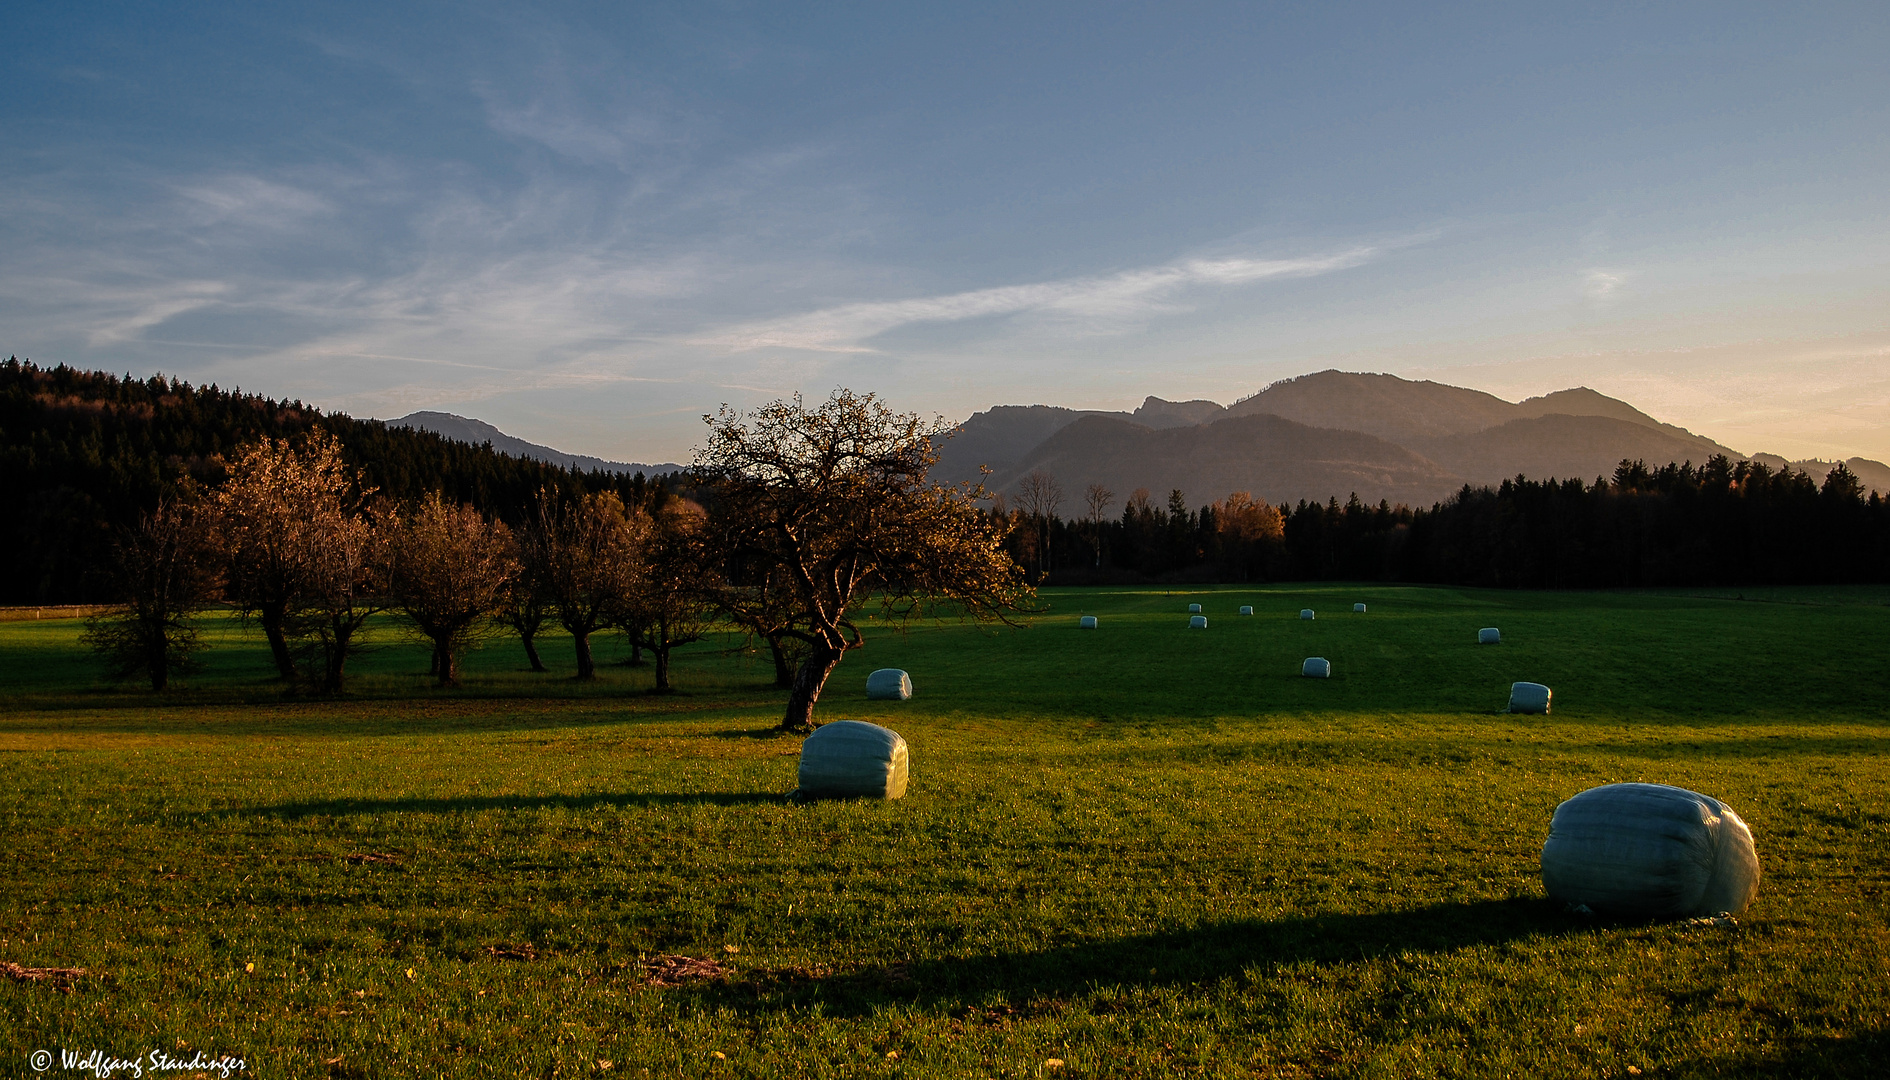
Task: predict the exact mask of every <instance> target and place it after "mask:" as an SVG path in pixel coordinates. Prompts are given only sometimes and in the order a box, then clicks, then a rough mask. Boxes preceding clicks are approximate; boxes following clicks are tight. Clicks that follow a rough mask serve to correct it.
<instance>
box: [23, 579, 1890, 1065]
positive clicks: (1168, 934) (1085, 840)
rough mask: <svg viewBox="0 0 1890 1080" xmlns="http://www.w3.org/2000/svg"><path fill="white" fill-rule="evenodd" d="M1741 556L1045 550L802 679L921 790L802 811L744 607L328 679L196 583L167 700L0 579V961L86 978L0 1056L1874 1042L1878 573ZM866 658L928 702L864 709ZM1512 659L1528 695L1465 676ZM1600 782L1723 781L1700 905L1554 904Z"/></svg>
mask: <svg viewBox="0 0 1890 1080" xmlns="http://www.w3.org/2000/svg"><path fill="white" fill-rule="evenodd" d="M1740 596H1741V594H1740V593H1739V592H1738V591H1737V590H1726V591H1724V592H1723V593H1722V592H1716V593H1715V594H1714V595H1712V596H1689V595H1684V594H1680V593H1664V594H1650V593H1603V594H1551V593H1507V592H1480V591H1468V590H1452V589H1418V588H1394V587H1384V586H1321V587H1311V588H1286V587H1279V588H1252V589H1234V588H1220V589H1206V590H1171V591H1160V590H1139V591H1126V590H1103V589H1098V590H1049V591H1047V592H1046V593H1045V595H1044V600H1045V602H1046V603H1047V605H1048V610H1047V611H1046V612H1045V613H1044V614H1043V615H1041V616H1039V617H1038V618H1037V619H1036V620H1035V624H1034V625H1033V626H1032V627H1031V628H1030V629H1027V630H1020V631H1002V632H998V633H995V634H985V633H980V632H979V631H977V630H975V629H972V628H969V627H963V626H957V625H949V624H948V625H942V626H934V625H927V626H924V627H921V628H918V629H915V630H913V631H912V632H911V633H910V634H907V635H903V636H901V635H898V634H894V633H891V632H882V633H877V634H874V635H873V636H872V639H871V643H870V645H869V647H868V648H867V649H865V650H864V651H862V652H860V653H856V654H854V655H853V656H851V657H850V658H849V659H848V660H847V661H846V663H845V664H843V665H842V666H841V668H840V670H839V672H838V674H837V675H836V676H835V679H834V682H833V683H832V684H830V686H829V689H828V694H827V697H826V698H825V700H823V702H822V703H821V706H820V711H819V715H820V717H821V718H822V719H826V720H833V719H842V718H854V719H866V720H873V721H877V722H881V723H885V724H887V725H889V726H891V727H893V728H895V729H897V730H898V731H900V732H901V733H902V734H904V735H905V737H906V739H907V740H908V741H909V742H910V744H911V747H912V754H913V766H912V770H913V779H912V786H911V789H910V793H909V795H908V796H907V797H906V798H905V799H903V800H901V801H898V802H893V803H862V802H845V803H815V804H810V805H793V804H790V803H789V802H788V801H787V800H786V799H785V798H784V796H785V793H786V792H787V791H789V790H790V789H791V788H792V787H793V785H794V771H795V755H796V753H797V752H798V746H799V740H798V739H793V738H786V737H780V736H775V735H772V734H770V733H769V731H768V728H769V727H770V726H771V725H772V724H773V723H774V722H775V721H776V720H777V719H778V716H779V713H780V708H781V703H782V700H783V699H782V695H781V694H780V693H779V692H777V691H775V690H773V689H771V688H770V687H769V686H768V685H767V682H768V680H769V678H770V677H771V675H772V668H771V666H770V665H769V664H768V663H767V662H766V660H765V658H758V657H755V656H752V655H745V654H741V653H739V652H736V651H732V650H731V648H730V647H731V646H732V645H733V644H735V643H734V642H733V641H732V640H728V641H715V642H709V643H705V644H703V645H699V646H694V647H691V648H690V649H687V650H685V651H684V652H683V653H682V654H680V655H679V660H678V668H677V671H676V678H677V683H678V686H679V687H680V688H681V689H682V690H683V691H684V692H683V693H681V694H677V695H674V696H669V697H651V696H648V695H646V694H644V693H642V692H641V691H642V689H643V688H644V687H646V686H647V685H648V683H649V675H648V673H647V669H634V668H626V667H620V666H614V665H607V666H605V667H604V668H603V671H602V673H603V678H602V679H601V680H600V681H599V682H598V683H597V684H595V685H588V686H587V685H578V684H575V683H574V682H572V681H571V680H570V678H569V677H568V674H569V671H570V670H571V668H572V666H573V665H572V663H571V661H570V659H569V655H568V653H569V648H568V644H569V643H568V642H567V641H556V640H554V641H552V642H550V643H548V645H547V656H548V658H549V659H550V660H552V661H553V662H562V664H563V668H564V670H563V672H562V673H561V672H558V671H554V672H553V673H552V674H550V675H532V674H530V673H529V672H526V671H524V670H523V663H522V657H521V655H520V653H519V650H518V648H517V645H516V642H512V641H507V640H503V639H501V640H496V641H494V642H493V643H492V644H491V645H489V646H488V647H487V648H486V649H485V650H484V651H482V652H479V653H477V654H475V655H474V656H473V657H472V659H471V661H470V663H469V665H468V672H469V678H468V683H467V686H466V687H465V688H464V689H463V690H460V691H456V692H441V691H435V690H432V689H430V688H428V686H427V683H426V679H425V676H424V667H425V662H426V653H425V651H424V650H423V649H421V648H420V647H418V646H416V645H413V644H411V643H407V642H404V641H403V640H402V639H401V638H400V637H399V636H398V635H397V634H394V633H392V632H389V633H388V634H386V635H385V636H384V637H383V640H384V641H385V642H387V645H386V646H385V647H384V648H383V649H381V650H380V651H378V652H376V653H374V654H372V655H370V656H368V657H366V658H364V660H363V662H362V663H361V665H360V666H359V669H358V675H357V678H356V680H355V683H354V687H353V691H352V693H351V694H350V696H349V697H348V698H346V699H344V700H335V701H322V700H303V699H297V698H294V697H290V696H285V695H284V694H283V693H282V692H281V690H280V689H279V688H278V687H276V686H275V685H274V684H273V683H271V682H269V681H268V680H267V678H266V674H267V672H266V670H265V669H266V666H267V665H266V660H267V658H266V654H265V652H264V650H263V649H262V647H261V645H260V642H259V641H258V640H256V639H255V638H253V637H249V636H245V635H244V634H243V633H242V631H241V628H240V627H238V626H236V625H234V624H232V623H228V622H216V623H214V624H213V625H212V627H211V631H212V637H213V639H214V643H215V648H213V649H212V650H211V651H210V652H209V653H208V654H207V656H206V659H207V660H208V661H209V663H208V666H207V668H206V670H205V671H204V672H203V673H202V674H201V675H199V676H197V677H195V678H193V679H191V680H189V681H188V683H187V684H186V686H185V687H184V688H183V689H182V690H180V691H179V692H176V693H174V694H172V695H169V696H167V697H165V698H163V699H155V698H152V697H150V696H149V695H146V694H143V693H139V692H137V691H135V689H128V688H124V687H114V686H109V685H105V684H102V683H101V682H99V681H98V677H97V675H96V673H95V668H94V666H93V665H92V663H91V661H90V658H89V657H88V656H87V655H86V654H85V653H83V652H82V651H80V650H79V649H78V647H77V646H76V638H77V634H78V630H79V624H78V623H76V622H73V621H37V622H33V621H28V622H13V623H4V624H0V829H3V830H4V831H3V832H0V835H3V836H4V837H5V847H4V849H0V850H4V853H5V855H6V856H8V858H7V859H6V860H5V865H4V867H0V962H11V963H15V964H19V965H25V966H28V967H81V968H84V969H86V971H87V974H86V975H85V976H84V977H82V978H79V979H77V980H76V981H75V982H72V983H71V984H70V985H65V986H62V985H60V984H58V983H57V982H55V981H52V980H47V981H40V982H17V981H10V980H0V1053H3V1054H4V1057H0V1062H4V1064H0V1075H15V1074H18V1075H47V1076H76V1075H81V1073H79V1072H77V1071H74V1070H70V1069H63V1068H62V1067H61V1066H60V1063H59V1060H58V1059H57V1054H58V1050H59V1048H66V1049H71V1050H77V1051H81V1052H82V1053H85V1054H89V1053H90V1052H91V1051H92V1050H100V1051H103V1052H104V1053H105V1054H107V1055H116V1056H118V1057H121V1058H131V1057H137V1058H139V1059H140V1060H141V1061H144V1062H147V1063H148V1058H147V1057H146V1055H148V1054H149V1053H150V1052H151V1051H153V1050H158V1051H163V1052H166V1053H169V1054H171V1055H172V1056H173V1057H187V1056H189V1054H190V1053H194V1052H195V1051H198V1050H202V1051H205V1052H207V1053H209V1054H212V1055H215V1054H226V1053H227V1054H231V1055H234V1056H238V1057H241V1058H243V1059H244V1061H245V1062H246V1063H247V1067H248V1070H249V1072H248V1074H249V1075H255V1076H266V1077H319V1076H334V1077H392V1076H455V1077H458V1076H504V1077H521V1076H528V1077H539V1076H546V1077H552V1076H556V1077H578V1076H646V1075H647V1076H672V1075H686V1076H763V1075H767V1076H777V1075H790V1076H850V1077H865V1076H912V1077H921V1076H1059V1077H1076V1076H1103V1075H1141V1076H1148V1075H1167V1074H1171V1073H1174V1074H1202V1075H1211V1076H1244V1075H1252V1076H1362V1077H1405V1076H1515V1077H1536V1076H1580V1077H1591V1076H1629V1075H1641V1076H1781V1077H1782V1076H1792V1077H1804V1076H1826V1075H1829V1076H1864V1075H1880V1074H1881V1072H1882V1070H1883V1068H1884V1065H1883V1063H1884V1062H1886V1061H1890V905H1887V904H1886V884H1887V882H1890V859H1887V857H1890V792H1887V791H1886V781H1887V780H1890V762H1887V761H1886V757H1885V750H1886V749H1890V739H1887V736H1890V704H1887V703H1890V590H1883V589H1876V590H1836V589H1831V590H1770V591H1768V592H1766V593H1765V594H1763V595H1757V594H1753V595H1747V596H1745V598H1744V599H1741V598H1740ZM1354 601H1363V602H1366V603H1369V604H1370V606H1371V610H1370V612H1369V613H1368V614H1365V615H1355V614H1353V613H1352V612H1351V611H1350V608H1351V605H1352V603H1353V602H1354ZM1189 602H1199V603H1202V604H1203V605H1204V606H1205V608H1206V611H1207V614H1208V615H1209V619H1210V625H1209V628H1208V629H1207V630H1206V631H1190V630H1188V629H1186V623H1187V614H1186V605H1187V604H1188V603H1189ZM1246 603H1251V604H1253V605H1255V608H1256V611H1257V612H1258V614H1256V615H1255V616H1253V617H1251V618H1241V617H1238V616H1236V615H1235V614H1234V611H1235V608H1236V607H1237V606H1238V605H1240V604H1246ZM1301 607H1313V608H1316V609H1317V610H1318V611H1319V613H1320V614H1319V618H1318V619H1317V620H1316V621H1313V622H1302V621H1300V620H1299V619H1298V618H1297V617H1296V616H1297V612H1298V610H1299V609H1300V608H1301ZM1083 614H1093V615H1096V616H1098V617H1099V618H1100V620H1101V624H1102V625H1101V628H1100V629H1099V630H1097V631H1080V630H1077V629H1076V628H1075V624H1076V618H1077V616H1079V615H1083ZM1481 626H1499V627H1501V628H1502V630H1503V635H1504V643H1503V644H1502V645H1500V646H1493V647H1479V646H1477V645H1475V644H1474V642H1475V636H1476V630H1477V628H1478V627H1481ZM1314 655H1318V656H1325V657H1327V658H1329V659H1330V660H1331V661H1332V662H1333V667H1334V678H1332V679H1331V680H1327V681H1321V680H1311V679H1302V678H1299V677H1298V675H1297V673H1298V670H1299V664H1300V661H1301V659H1302V658H1304V657H1307V656H1314ZM606 659H608V657H607V658H606ZM882 666H897V667H903V668H905V669H907V670H908V671H910V672H911V673H912V676H913V680H914V682H915V684H916V687H917V696H916V697H915V698H914V700H912V701H910V702H905V703H884V702H868V701H866V700H864V693H863V687H864V683H865V676H866V674H867V672H868V671H870V670H872V669H873V668H875V667H882ZM1519 679H1520V680H1531V681H1539V682H1544V683H1548V684H1549V685H1550V686H1552V687H1554V689H1555V711H1554V714H1553V715H1552V716H1550V717H1546V718H1544V717H1515V716H1509V715H1505V714H1503V713H1501V712H1500V711H1499V710H1500V709H1501V708H1502V707H1503V705H1504V703H1505V701H1506V699H1507V693H1508V686H1509V684H1510V682H1512V681H1515V680H1519ZM1621 780H1647V781H1656V782H1661V783H1671V784H1678V785H1682V786H1685V787H1690V788H1694V789H1696V790H1700V791H1704V792H1706V793H1708V794H1711V795H1714V796H1717V797H1719V798H1722V799H1724V800H1726V801H1727V802H1729V803H1730V804H1731V805H1732V806H1733V807H1735V808H1736V809H1737V810H1738V811H1739V812H1740V813H1741V814H1742V815H1743V816H1744V817H1745V819H1746V820H1747V821H1748V822H1749V823H1750V824H1751V826H1752V830H1753V833H1754V835H1755V837H1756V838H1757V841H1758V845H1759V852H1760V858H1761V862H1762V864H1763V867H1764V873H1765V879H1764V881H1763V883H1762V885H1761V887H1760V893H1759V897H1758V900H1757V901H1756V903H1755V904H1754V906H1753V907H1752V909H1751V910H1750V911H1749V912H1748V913H1747V914H1746V915H1745V916H1744V917H1742V918H1741V919H1740V920H1739V921H1738V924H1737V925H1736V926H1731V927H1727V926H1705V925H1689V924H1653V925H1632V924H1617V923H1609V922H1605V921H1597V920H1594V919H1591V918H1586V917H1581V916H1576V915H1571V914H1568V913H1566V912H1564V911H1563V910H1561V908H1560V906H1559V905H1556V904H1554V903H1552V902H1550V901H1548V900H1547V899H1545V898H1544V896H1543V894H1542V889H1541V883H1540V878H1539V874H1538V870H1537V862H1536V859H1537V853H1538V851H1539V849H1540V847H1541V843H1542V840H1543V837H1544V836H1545V835H1546V832H1547V826H1548V820H1549V816H1550V814H1551V813H1552V812H1553V810H1554V808H1555V805H1556V804H1557V803H1558V802H1559V801H1561V800H1562V799H1565V798H1567V797H1569V796H1570V795H1573V794H1574V793H1576V792H1578V791H1580V790H1582V789H1584V788H1587V787H1590V786H1593V785H1596V784H1603V783H1609V782H1613V781H1621ZM664 955H685V956H690V957H695V958H699V959H705V960H713V961H715V962H716V963H718V964H719V965H720V966H721V967H722V969H723V971H724V974H723V976H722V977H720V978H711V979H707V980H702V981H695V982H687V983H684V984H682V985H668V986H666V985H657V984H655V983H653V982H652V980H651V976H650V972H651V970H652V969H651V967H650V964H651V962H652V961H654V960H655V959H656V958H657V957H659V956H664ZM41 1049H46V1050H51V1051H52V1052H53V1053H54V1055H55V1060H54V1064H53V1068H52V1069H51V1070H50V1071H48V1072H46V1073H35V1072H33V1070H32V1064H31V1062H30V1060H29V1055H30V1054H31V1053H32V1052H34V1051H36V1050H41ZM1637 1070H1638V1072H1637ZM83 1075H93V1074H92V1073H85V1074H83ZM116 1075H119V1076H125V1075H129V1073H126V1072H120V1073H118V1074H116ZM145 1075H147V1076H149V1075H153V1074H152V1073H151V1072H150V1071H149V1069H148V1064H147V1071H146V1073H145ZM158 1075H189V1073H175V1072H171V1073H161V1074H158ZM210 1075H217V1074H216V1073H214V1072H213V1073H211V1074H210Z"/></svg>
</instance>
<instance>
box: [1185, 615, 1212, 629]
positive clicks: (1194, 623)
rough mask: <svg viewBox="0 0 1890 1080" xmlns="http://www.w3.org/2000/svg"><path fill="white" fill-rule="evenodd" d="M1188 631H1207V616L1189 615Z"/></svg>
mask: <svg viewBox="0 0 1890 1080" xmlns="http://www.w3.org/2000/svg"><path fill="white" fill-rule="evenodd" d="M1188 629H1190V630H1206V629H1207V616H1206V615H1190V616H1189V617H1188Z"/></svg>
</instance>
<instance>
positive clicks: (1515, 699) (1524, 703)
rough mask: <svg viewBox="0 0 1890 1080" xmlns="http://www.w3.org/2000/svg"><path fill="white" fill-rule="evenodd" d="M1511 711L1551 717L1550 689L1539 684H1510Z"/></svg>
mask: <svg viewBox="0 0 1890 1080" xmlns="http://www.w3.org/2000/svg"><path fill="white" fill-rule="evenodd" d="M1509 711H1510V712H1518V713H1541V714H1542V715H1543V716H1547V715H1549V688H1548V687H1546V686H1544V685H1542V684H1541V683H1539V682H1519V683H1510V684H1509Z"/></svg>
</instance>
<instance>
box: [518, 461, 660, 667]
mask: <svg viewBox="0 0 1890 1080" xmlns="http://www.w3.org/2000/svg"><path fill="white" fill-rule="evenodd" d="M537 510H538V514H537V516H538V522H539V525H538V527H539V528H542V529H543V530H544V531H545V534H546V535H547V536H549V537H551V545H550V563H551V565H550V572H549V575H548V577H549V585H550V591H551V597H552V608H553V610H555V611H556V612H557V614H558V622H559V624H560V625H562V626H563V627H564V628H565V629H566V630H568V631H570V632H571V638H572V641H573V643H574V645H575V647H576V649H577V667H578V671H577V677H578V678H580V679H594V678H596V677H597V662H596V660H594V659H593V658H592V655H591V635H592V634H595V633H596V632H597V631H599V630H601V629H603V628H605V627H607V626H614V625H619V624H620V623H621V622H622V621H623V620H624V618H625V616H626V614H627V612H628V609H629V605H630V601H631V597H632V595H633V594H634V593H635V591H636V588H637V575H638V573H639V572H640V570H641V568H642V561H643V546H644V544H645V542H647V540H648V539H649V533H650V520H649V515H647V514H645V513H643V512H642V511H641V510H636V511H633V512H632V511H626V510H625V509H624V505H623V501H622V500H621V499H619V498H617V496H616V494H615V493H614V492H608V491H601V492H594V493H592V494H589V495H584V496H582V497H580V498H579V499H578V500H577V501H576V502H573V503H571V504H570V505H568V506H563V507H560V506H558V505H557V503H556V502H555V501H554V500H553V497H552V496H551V494H550V493H549V492H540V493H539V497H538V507H537Z"/></svg>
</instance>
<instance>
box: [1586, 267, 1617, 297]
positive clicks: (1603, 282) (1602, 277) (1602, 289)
mask: <svg viewBox="0 0 1890 1080" xmlns="http://www.w3.org/2000/svg"><path fill="white" fill-rule="evenodd" d="M1625 280H1627V279H1626V277H1625V276H1624V275H1622V274H1620V273H1619V272H1617V271H1614V270H1601V269H1594V270H1588V271H1584V272H1583V274H1582V295H1584V296H1586V297H1588V299H1590V300H1592V301H1594V302H1596V303H1601V302H1603V301H1606V300H1612V299H1614V296H1615V293H1616V290H1618V289H1620V288H1621V283H1622V282H1623V281H1625Z"/></svg>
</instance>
